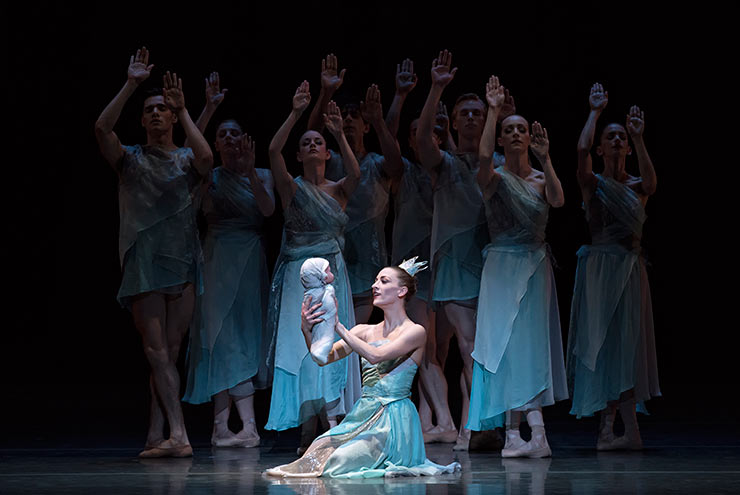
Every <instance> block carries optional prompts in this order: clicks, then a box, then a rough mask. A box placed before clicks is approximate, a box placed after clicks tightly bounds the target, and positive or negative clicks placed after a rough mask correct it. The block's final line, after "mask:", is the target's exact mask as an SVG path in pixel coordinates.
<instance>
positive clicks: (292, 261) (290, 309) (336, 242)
mask: <svg viewBox="0 0 740 495" xmlns="http://www.w3.org/2000/svg"><path fill="white" fill-rule="evenodd" d="M295 183H296V185H297V186H298V187H297V188H296V192H295V196H293V199H292V201H291V203H290V205H289V206H288V208H287V209H286V210H285V213H284V215H285V225H284V227H283V241H282V246H281V248H280V256H279V257H278V260H277V263H276V265H275V272H274V274H273V279H272V284H271V286H270V299H269V306H268V315H267V324H268V331H269V332H270V333H271V334H272V335H273V337H272V339H273V340H272V344H271V346H270V349H269V351H268V353H267V360H268V365H271V364H272V362H273V361H274V378H273V386H272V399H271V401H270V414H269V418H268V420H267V425H265V429H268V430H285V429H288V428H294V427H296V426H298V425H300V424H301V423H303V422H305V421H306V420H307V419H308V418H310V417H312V416H315V415H316V414H318V413H319V412H320V411H321V408H322V407H323V406H327V408H328V409H329V411H328V414H329V415H330V416H332V415H337V414H345V413H346V412H347V411H349V409H350V408H351V407H352V404H354V402H355V400H357V398H358V397H359V395H360V369H359V363H358V360H357V357H356V356H354V358H353V359H343V360H341V361H337V362H335V363H331V364H329V365H327V366H324V367H319V365H317V364H316V363H315V362H314V361H313V359H311V356H310V355H309V352H308V349H307V348H306V342H305V340H304V338H303V334H302V333H301V330H300V328H301V303H302V301H303V285H302V284H301V281H300V269H301V265H302V264H303V262H304V261H305V260H306V259H308V258H324V259H326V260H328V261H329V265H330V266H331V271H332V273H334V276H335V279H334V288H335V290H336V296H337V312H338V314H339V320H340V321H342V322H347V324H348V326H350V327H351V326H354V322H355V316H354V308H353V306H352V293H351V289H350V285H349V277H348V276H347V268H346V265H345V263H344V258H343V256H342V245H343V244H344V238H343V237H342V235H343V232H344V227H345V225H346V224H347V215H346V214H345V213H344V211H342V208H341V207H340V206H339V203H337V201H336V200H335V199H334V198H332V197H331V196H329V195H328V194H326V193H325V192H323V191H322V190H321V189H319V188H318V187H317V186H315V185H313V184H311V183H310V182H308V181H305V180H303V178H302V177H298V178H296V179H295ZM337 338H338V336H337Z"/></svg>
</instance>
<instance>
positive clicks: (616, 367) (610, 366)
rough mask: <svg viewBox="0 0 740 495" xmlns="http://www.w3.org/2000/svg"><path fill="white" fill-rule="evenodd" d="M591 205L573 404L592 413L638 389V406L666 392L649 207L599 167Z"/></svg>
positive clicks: (577, 291)
mask: <svg viewBox="0 0 740 495" xmlns="http://www.w3.org/2000/svg"><path fill="white" fill-rule="evenodd" d="M596 177H597V180H598V182H597V186H596V192H595V194H594V196H593V198H592V199H591V202H590V204H588V205H586V218H587V220H588V222H589V227H590V230H591V241H592V244H591V245H590V246H589V245H587V246H582V247H581V248H580V249H579V250H578V267H577V269H576V283H575V288H574V291H573V303H572V305H571V319H570V331H569V335H568V382H569V386H570V387H571V391H572V394H573V407H572V409H571V411H570V413H571V414H574V415H576V416H578V417H581V416H591V415H592V414H593V413H594V412H596V411H600V410H602V409H604V408H605V407H606V406H607V402H608V401H615V400H618V399H619V395H620V394H621V393H622V392H625V391H627V390H631V389H634V392H635V400H636V401H637V403H638V411H642V412H646V411H645V409H644V405H643V404H642V402H643V401H646V400H648V399H650V398H651V397H656V396H660V395H661V394H660V386H659V384H658V367H657V359H656V354H655V332H654V329H653V314H652V303H651V300H650V286H649V285H648V279H647V272H646V270H645V262H644V260H643V258H642V257H641V256H640V238H641V237H642V226H643V223H644V222H645V218H646V215H645V209H644V207H643V205H642V203H641V202H640V198H639V197H638V195H637V194H636V193H635V192H634V191H633V190H632V189H630V188H629V187H628V186H626V185H624V184H622V183H620V182H618V181H616V180H614V179H612V178H609V177H602V176H600V175H597V176H596Z"/></svg>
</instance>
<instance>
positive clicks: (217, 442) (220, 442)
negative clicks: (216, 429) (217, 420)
mask: <svg viewBox="0 0 740 495" xmlns="http://www.w3.org/2000/svg"><path fill="white" fill-rule="evenodd" d="M211 445H213V446H214V447H219V448H222V447H241V440H240V439H239V438H238V437H237V436H236V435H232V436H230V437H217V436H214V435H211Z"/></svg>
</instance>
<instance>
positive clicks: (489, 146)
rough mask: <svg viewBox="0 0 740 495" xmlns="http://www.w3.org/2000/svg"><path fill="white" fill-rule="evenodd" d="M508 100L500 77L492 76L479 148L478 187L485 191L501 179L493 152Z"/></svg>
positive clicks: (487, 92) (488, 87)
mask: <svg viewBox="0 0 740 495" xmlns="http://www.w3.org/2000/svg"><path fill="white" fill-rule="evenodd" d="M505 100H506V90H505V88H504V87H503V86H502V85H500V84H499V81H498V77H496V76H491V77H489V78H488V82H487V83H486V101H487V102H488V113H487V114H486V125H485V126H484V127H483V134H482V135H481V138H480V146H479V147H478V158H479V162H480V168H479V169H478V186H480V189H481V191H482V190H484V189H485V188H486V187H487V186H488V184H489V182H491V180H492V179H494V178H495V180H499V179H500V177H499V175H498V173H497V172H495V171H494V169H493V150H494V149H495V148H496V123H497V122H498V118H499V115H500V114H501V108H502V107H503V105H504V101H505Z"/></svg>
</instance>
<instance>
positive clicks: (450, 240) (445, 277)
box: [430, 151, 488, 303]
mask: <svg viewBox="0 0 740 495" xmlns="http://www.w3.org/2000/svg"><path fill="white" fill-rule="evenodd" d="M477 174H478V155H477V154H475V153H460V154H452V153H449V152H446V151H445V152H444V155H443V158H442V161H441V162H440V164H439V166H438V167H437V180H436V183H435V186H434V214H433V221H432V238H431V251H432V252H431V259H432V261H431V263H430V265H431V266H432V300H434V301H435V302H440V303H441V302H446V301H466V300H470V301H474V300H475V298H477V297H478V291H479V289H480V277H481V270H482V269H483V257H482V255H481V251H482V249H483V247H484V246H485V245H486V244H487V242H488V232H487V231H486V216H485V210H484V208H483V201H482V198H481V193H480V189H479V188H478V183H477V180H476V176H477Z"/></svg>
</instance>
